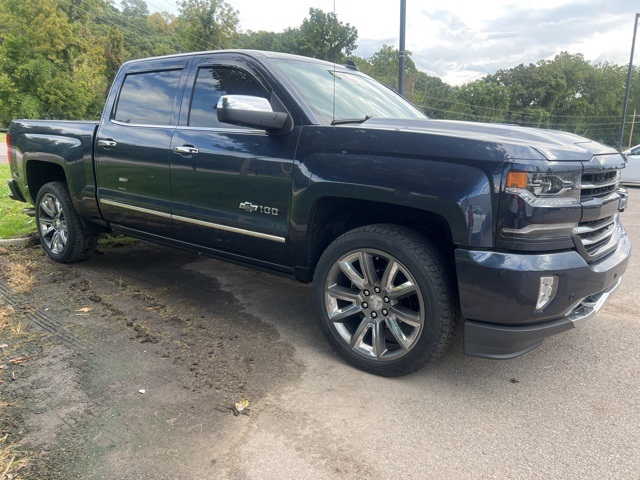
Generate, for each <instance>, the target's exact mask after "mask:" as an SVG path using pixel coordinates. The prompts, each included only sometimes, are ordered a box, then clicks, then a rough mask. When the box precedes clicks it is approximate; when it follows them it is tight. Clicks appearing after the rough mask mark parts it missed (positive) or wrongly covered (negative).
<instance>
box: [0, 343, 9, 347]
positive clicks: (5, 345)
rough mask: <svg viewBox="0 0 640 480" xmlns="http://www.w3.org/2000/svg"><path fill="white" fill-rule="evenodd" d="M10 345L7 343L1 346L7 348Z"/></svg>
mask: <svg viewBox="0 0 640 480" xmlns="http://www.w3.org/2000/svg"><path fill="white" fill-rule="evenodd" d="M8 346H9V345H7V344H6V343H3V344H2V345H0V348H7V347H8Z"/></svg>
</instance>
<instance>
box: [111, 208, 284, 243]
mask: <svg viewBox="0 0 640 480" xmlns="http://www.w3.org/2000/svg"><path fill="white" fill-rule="evenodd" d="M100 203H104V204H105V205H111V206H113V207H119V208H125V209H127V210H134V211H136V212H141V213H147V214H149V215H155V216H157V217H162V218H170V219H171V220H176V221H178V222H184V223H191V224H193V225H199V226H201V227H207V228H213V229H215V230H223V231H225V232H231V233H238V234H240V235H247V236H250V237H256V238H262V239H264V240H271V241H273V242H278V243H286V239H285V238H284V237H278V236H277V235H269V234H267V233H261V232H255V231H253V230H245V229H243V228H237V227H230V226H228V225H221V224H219V223H211V222H205V221H204V220H198V219H196V218H189V217H182V216H180V215H173V214H170V213H165V212H159V211H157V210H150V209H148V208H143V207H136V206H135V205H129V204H126V203H120V202H115V201H113V200H103V199H101V200H100Z"/></svg>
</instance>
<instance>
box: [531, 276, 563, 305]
mask: <svg viewBox="0 0 640 480" xmlns="http://www.w3.org/2000/svg"><path fill="white" fill-rule="evenodd" d="M557 290H558V277H557V276H555V275H553V276H551V277H540V290H538V303H536V310H542V309H543V308H544V307H546V306H547V305H549V302H551V300H553V297H555V296H556V291H557Z"/></svg>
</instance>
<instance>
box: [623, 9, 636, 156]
mask: <svg viewBox="0 0 640 480" xmlns="http://www.w3.org/2000/svg"><path fill="white" fill-rule="evenodd" d="M638 18H640V13H636V20H635V22H634V26H633V40H632V41H631V58H630V59H629V72H628V73H627V90H626V92H625V94H624V106H623V107H622V126H621V127H620V139H619V140H618V150H622V137H623V135H624V122H625V119H626V116H627V103H628V102H629V88H630V87H631V72H632V71H633V50H634V49H635V47H636V33H637V32H638Z"/></svg>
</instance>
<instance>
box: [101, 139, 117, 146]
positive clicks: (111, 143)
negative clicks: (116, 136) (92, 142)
mask: <svg viewBox="0 0 640 480" xmlns="http://www.w3.org/2000/svg"><path fill="white" fill-rule="evenodd" d="M116 145H118V144H117V143H116V142H114V141H113V140H98V146H99V147H104V148H113V147H115V146H116Z"/></svg>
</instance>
